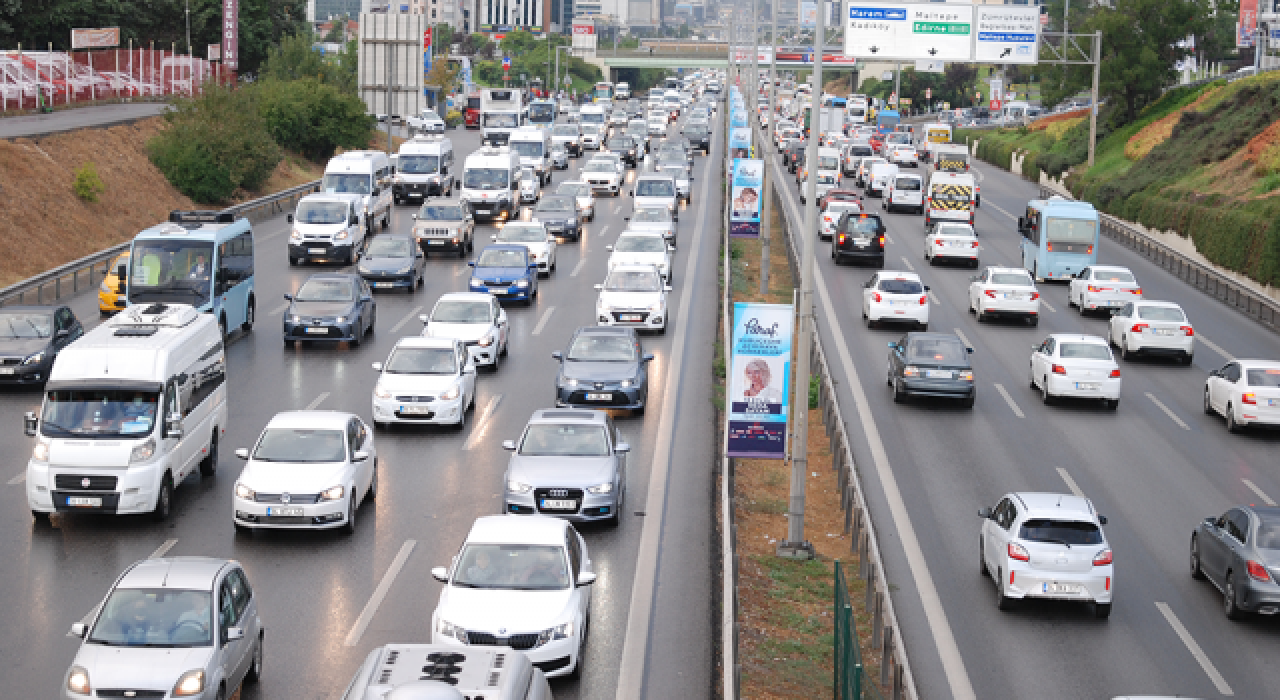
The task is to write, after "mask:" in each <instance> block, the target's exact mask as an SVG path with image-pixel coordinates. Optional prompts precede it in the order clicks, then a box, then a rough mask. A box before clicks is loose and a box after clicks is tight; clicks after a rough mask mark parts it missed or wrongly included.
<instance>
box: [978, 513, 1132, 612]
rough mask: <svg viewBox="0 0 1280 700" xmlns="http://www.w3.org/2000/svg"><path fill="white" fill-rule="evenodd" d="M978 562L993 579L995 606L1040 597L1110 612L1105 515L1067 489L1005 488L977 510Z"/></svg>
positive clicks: (1110, 559)
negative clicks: (993, 501)
mask: <svg viewBox="0 0 1280 700" xmlns="http://www.w3.org/2000/svg"><path fill="white" fill-rule="evenodd" d="M978 516H979V517H981V518H982V528H981V530H980V533H979V536H978V539H979V544H980V555H979V564H980V565H981V567H980V568H981V570H982V575H983V576H986V577H988V578H991V579H993V580H994V581H995V584H996V607H997V608H999V609H1000V610H1010V609H1012V608H1013V604H1014V602H1015V601H1018V600H1021V599H1025V598H1045V599H1049V600H1063V601H1075V602H1087V603H1093V611H1094V616H1095V617H1097V618H1100V619H1106V618H1108V617H1110V616H1111V600H1112V596H1113V595H1114V592H1115V564H1114V555H1113V553H1112V551H1111V545H1110V544H1109V543H1108V542H1107V536H1106V534H1104V533H1103V532H1102V526H1103V525H1106V524H1107V518H1106V516H1104V515H1100V514H1099V513H1098V511H1097V509H1096V508H1094V506H1093V502H1091V501H1090V500H1089V499H1087V498H1083V497H1081V496H1074V495H1071V494H1066V493H1025V492H1024V493H1009V494H1005V496H1004V497H1003V498H1001V499H1000V502H999V503H997V504H996V506H995V508H982V509H981V510H979V511H978Z"/></svg>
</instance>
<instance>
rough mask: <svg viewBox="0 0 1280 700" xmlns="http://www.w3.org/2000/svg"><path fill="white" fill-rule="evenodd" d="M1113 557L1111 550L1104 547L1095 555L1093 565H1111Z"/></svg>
mask: <svg viewBox="0 0 1280 700" xmlns="http://www.w3.org/2000/svg"><path fill="white" fill-rule="evenodd" d="M1111 558H1112V557H1111V550H1110V549H1104V550H1102V551H1101V552H1098V553H1097V554H1095V555H1093V565H1094V566H1108V565H1110V564H1111Z"/></svg>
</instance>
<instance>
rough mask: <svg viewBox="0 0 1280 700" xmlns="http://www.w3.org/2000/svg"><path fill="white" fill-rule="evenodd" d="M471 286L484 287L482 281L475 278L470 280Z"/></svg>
mask: <svg viewBox="0 0 1280 700" xmlns="http://www.w3.org/2000/svg"><path fill="white" fill-rule="evenodd" d="M471 286H472V287H483V286H484V280H482V279H479V278H476V277H472V278H471Z"/></svg>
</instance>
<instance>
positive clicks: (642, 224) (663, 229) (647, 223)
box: [624, 206, 679, 248]
mask: <svg viewBox="0 0 1280 700" xmlns="http://www.w3.org/2000/svg"><path fill="white" fill-rule="evenodd" d="M624 218H625V219H626V221H627V230H628V231H643V232H645V233H661V234H662V237H663V238H665V239H666V240H667V243H670V244H671V247H673V248H674V247H676V246H677V245H678V243H677V241H676V233H677V229H676V226H677V225H678V223H677V220H678V219H679V217H677V216H676V214H675V212H673V211H672V210H670V209H668V208H667V207H664V206H656V207H655V206H648V207H636V210H635V211H633V212H631V216H629V217H624Z"/></svg>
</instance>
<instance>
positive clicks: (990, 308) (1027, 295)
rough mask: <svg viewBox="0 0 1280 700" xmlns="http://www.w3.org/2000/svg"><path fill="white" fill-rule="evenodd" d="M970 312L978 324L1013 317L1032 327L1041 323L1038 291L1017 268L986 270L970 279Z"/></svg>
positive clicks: (1032, 282)
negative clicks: (991, 319)
mask: <svg viewBox="0 0 1280 700" xmlns="http://www.w3.org/2000/svg"><path fill="white" fill-rule="evenodd" d="M969 311H970V313H974V314H977V315H978V321H979V322H982V321H986V320H987V319H988V318H991V317H992V316H1012V317H1015V318H1023V319H1026V320H1027V322H1028V323H1030V324H1031V325H1033V326H1034V325H1036V324H1038V323H1039V322H1040V291H1039V290H1038V289H1036V283H1035V281H1034V280H1032V279H1031V275H1029V274H1028V273H1027V271H1026V270H1024V269H1022V268H1020V267H988V268H987V269H986V270H984V271H983V272H982V274H981V275H978V276H976V277H971V278H970V279H969Z"/></svg>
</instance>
